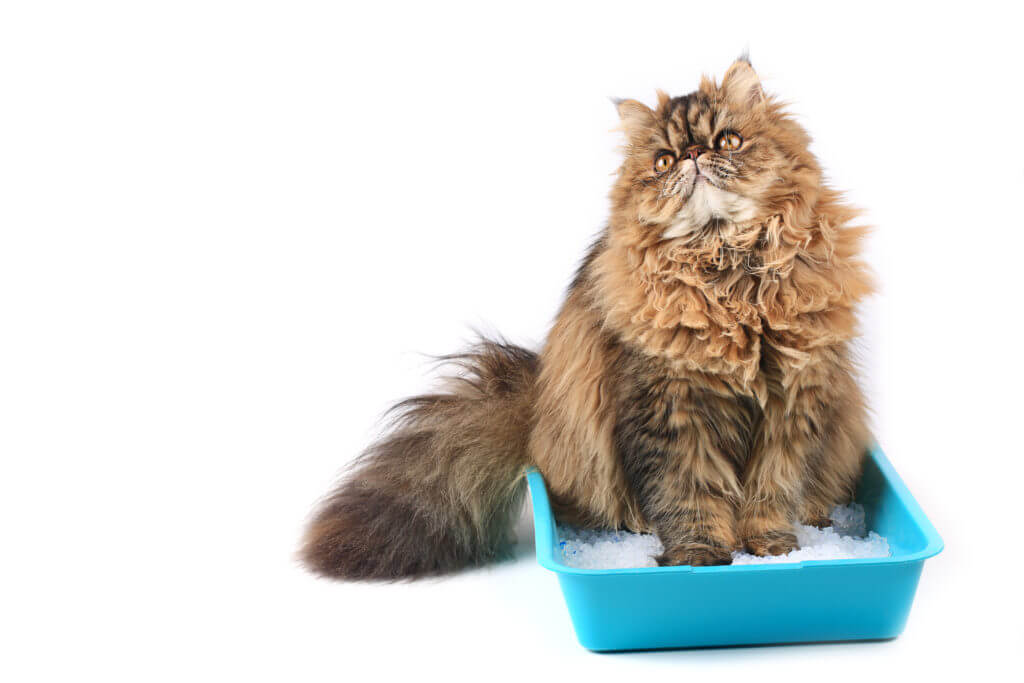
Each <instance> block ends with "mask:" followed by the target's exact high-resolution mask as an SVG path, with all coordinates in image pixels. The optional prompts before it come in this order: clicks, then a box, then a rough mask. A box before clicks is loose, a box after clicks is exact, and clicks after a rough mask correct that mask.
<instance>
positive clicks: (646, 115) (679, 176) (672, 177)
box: [615, 60, 821, 239]
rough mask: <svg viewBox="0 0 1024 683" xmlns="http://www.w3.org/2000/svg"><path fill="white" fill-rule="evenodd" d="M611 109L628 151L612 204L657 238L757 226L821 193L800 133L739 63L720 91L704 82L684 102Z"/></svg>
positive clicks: (804, 137) (662, 97)
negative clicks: (791, 203)
mask: <svg viewBox="0 0 1024 683" xmlns="http://www.w3.org/2000/svg"><path fill="white" fill-rule="evenodd" d="M618 109H619V115H620V117H621V118H622V125H623V129H624V131H625V133H626V136H627V146H626V159H625V161H624V163H623V165H622V168H621V169H620V175H619V183H618V187H617V192H616V194H615V197H616V203H617V204H619V205H620V206H619V207H618V208H620V209H623V210H625V211H626V212H627V215H629V214H631V216H630V217H631V218H635V220H637V221H639V222H640V223H642V224H646V225H649V226H650V228H651V230H653V231H657V233H658V235H660V237H661V238H662V239H673V238H678V237H693V236H695V235H699V234H701V233H702V232H704V231H706V230H707V229H708V228H709V226H728V225H736V224H750V223H752V222H757V221H758V220H762V219H765V218H767V217H768V216H770V215H773V214H775V213H778V212H779V211H782V210H784V209H785V207H784V205H785V203H786V202H787V201H793V200H808V199H810V201H813V199H811V198H809V195H814V194H815V193H816V192H817V191H818V187H819V186H820V183H821V173H820V170H819V168H818V165H817V163H816V162H815V160H814V158H813V156H812V155H811V154H810V152H809V151H808V149H807V145H808V143H809V138H808V136H807V134H806V133H805V132H804V131H803V129H802V128H800V126H799V125H798V124H797V123H796V122H794V121H793V120H792V119H791V118H790V117H788V116H787V115H786V114H785V113H784V112H783V111H782V109H781V106H780V105H779V104H777V103H776V102H774V101H773V100H772V99H771V98H769V97H767V96H766V95H765V94H764V92H763V91H762V89H761V83H760V80H759V79H758V77H757V74H756V73H755V72H754V69H753V68H752V67H751V66H750V64H749V63H748V62H747V61H746V60H739V61H737V62H736V63H734V64H733V65H732V66H731V67H730V68H729V70H728V71H727V72H726V75H725V78H724V79H723V80H722V83H721V85H718V84H716V83H715V82H714V81H712V80H709V79H707V78H705V79H703V80H702V82H701V84H700V88H699V89H698V90H697V91H696V92H693V93H691V94H689V95H686V96H684V97H675V98H670V97H668V96H667V95H665V94H664V93H659V104H658V107H657V109H656V110H651V109H649V108H648V107H646V106H645V105H643V104H641V103H640V102H637V101H635V100H625V101H622V102H620V103H619V104H618Z"/></svg>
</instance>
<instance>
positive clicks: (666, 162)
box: [654, 152, 676, 173]
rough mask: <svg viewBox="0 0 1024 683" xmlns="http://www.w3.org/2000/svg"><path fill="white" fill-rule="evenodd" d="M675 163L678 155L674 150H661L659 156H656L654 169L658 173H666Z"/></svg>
mask: <svg viewBox="0 0 1024 683" xmlns="http://www.w3.org/2000/svg"><path fill="white" fill-rule="evenodd" d="M675 164H676V155H675V154H673V153H672V152H659V153H658V156H656V157H654V170H655V171H657V172H658V173H664V172H665V171H667V170H668V169H670V168H672V167H673V166H675Z"/></svg>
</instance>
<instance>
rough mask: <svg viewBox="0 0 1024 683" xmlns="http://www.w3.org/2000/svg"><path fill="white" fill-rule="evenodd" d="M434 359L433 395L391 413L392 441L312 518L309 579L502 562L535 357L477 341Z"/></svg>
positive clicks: (305, 552) (360, 462) (304, 554)
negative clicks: (449, 369) (440, 380)
mask: <svg viewBox="0 0 1024 683" xmlns="http://www.w3.org/2000/svg"><path fill="white" fill-rule="evenodd" d="M442 360H444V361H448V362H451V363H453V364H454V365H455V366H457V367H458V368H460V369H461V372H459V373H457V374H456V375H455V376H452V377H449V378H448V380H447V382H446V386H445V388H444V390H443V391H442V392H441V393H437V394H431V395H425V396H417V397H414V398H410V399H407V400H405V401H402V402H401V403H399V404H398V405H396V406H395V407H394V408H392V411H393V414H394V415H395V421H394V424H393V426H392V428H391V430H390V432H389V433H388V434H386V435H385V436H384V437H383V438H382V439H381V440H380V441H378V442H377V443H375V444H373V445H372V446H370V448H369V449H368V450H367V451H366V452H365V453H363V454H362V456H360V457H359V458H358V459H357V460H356V462H355V463H354V465H353V468H352V469H351V470H350V471H349V473H348V476H347V477H346V478H345V479H344V480H343V481H342V483H341V484H340V485H339V486H338V488H336V489H335V490H334V491H333V492H332V493H330V494H329V495H328V496H327V497H326V498H325V499H324V501H323V502H322V503H321V504H320V506H319V507H318V509H317V510H316V511H315V512H314V514H313V516H312V519H311V521H310V523H309V526H308V528H307V530H306V536H305V539H304V541H303V545H302V549H301V551H300V555H301V559H302V561H303V562H304V564H305V565H306V567H307V568H309V570H310V571H312V572H314V573H316V574H320V575H323V576H327V577H332V578H338V579H351V580H359V579H377V580H394V579H403V578H416V577H420V576H431V575H437V574H443V573H447V572H451V571H454V570H457V569H460V568H463V567H468V566H475V565H480V564H484V563H486V562H489V561H491V560H494V559H499V558H501V557H502V556H504V555H506V554H507V553H508V550H509V548H510V546H511V541H512V527H513V525H514V523H515V521H516V517H517V515H518V513H519V510H520V505H521V503H522V499H523V493H524V490H525V478H524V476H523V475H524V472H525V470H526V468H527V466H528V461H527V455H526V443H527V439H528V436H529V429H530V427H529V425H530V421H531V417H530V411H531V395H532V393H533V386H534V383H535V379H536V375H537V355H536V354H535V353H533V352H532V351H528V350H526V349H522V348H520V347H518V346H513V345H511V344H506V343H500V342H492V341H487V340H483V341H481V342H480V343H479V344H477V345H476V346H474V347H472V348H471V349H470V350H469V351H468V352H466V353H464V354H459V355H454V356H446V357H444V358H443V359H442Z"/></svg>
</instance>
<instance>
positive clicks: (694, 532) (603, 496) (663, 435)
mask: <svg viewBox="0 0 1024 683" xmlns="http://www.w3.org/2000/svg"><path fill="white" fill-rule="evenodd" d="M618 110H619V114H620V117H621V119H622V128H623V130H624V133H625V136H626V147H625V160H624V161H623V163H622V166H621V167H620V169H619V172H618V178H617V180H616V182H615V186H614V189H613V190H612V195H611V199H612V209H611V216H610V220H609V222H608V226H607V228H606V229H605V230H604V232H603V233H602V234H601V236H600V237H599V238H598V240H597V241H596V243H595V244H594V245H593V247H592V248H591V249H590V252H589V253H588V254H587V256H586V258H585V259H584V261H583V264H582V266H581V267H580V269H579V272H578V273H577V275H576V277H575V279H574V281H573V283H572V285H571V287H570V288H569V291H568V294H567V296H566V299H565V302H564V304H563V305H562V308H561V310H560V311H559V313H558V317H557V319H556V321H555V323H554V326H553V328H552V329H551V332H550V334H549V335H548V337H547V340H546V342H545V343H544V346H543V348H542V349H541V351H540V353H539V354H536V353H533V352H531V351H528V350H525V349H522V348H518V347H515V346H511V345H508V344H504V343H496V342H490V341H484V342H482V343H480V344H479V345H478V346H477V347H475V348H473V349H472V350H470V351H469V352H468V353H465V354H462V355H459V356H454V357H452V358H451V360H453V361H454V362H456V363H457V364H459V365H460V366H461V367H462V369H463V372H461V373H458V374H457V375H456V376H454V377H452V378H451V379H450V380H449V381H448V384H447V386H446V387H445V388H444V389H443V390H442V391H439V392H438V393H436V394H431V395H426V396H418V397H416V398H412V399H409V400H407V401H405V402H403V403H400V404H399V405H398V406H396V410H397V411H398V413H397V414H398V418H397V419H396V424H395V425H394V427H393V429H392V431H390V432H389V434H388V435H387V436H385V437H384V438H383V439H382V440H381V441H379V442H378V443H376V444H374V445H373V446H371V447H370V448H369V450H368V451H367V452H366V453H365V454H363V456H362V457H361V458H360V459H359V460H358V461H357V463H356V465H355V466H354V468H353V469H352V470H351V471H350V472H349V476H348V477H347V478H346V480H345V481H344V482H343V483H342V484H341V485H340V487H339V488H338V489H337V490H335V491H334V492H333V493H332V494H330V495H329V496H328V498H327V499H326V500H325V501H324V502H323V503H322V505H321V506H320V507H319V508H318V510H317V511H316V513H315V514H314V517H313V519H312V521H311V523H310V525H309V528H308V531H307V535H306V538H305V541H304V545H303V550H302V556H303V558H304V561H305V563H306V564H307V566H308V567H309V568H310V569H312V570H313V571H315V572H317V573H320V574H323V575H327V576H333V577H339V578H346V579H396V578H402V577H415V576H421V575H430V574H438V573H443V572H448V571H451V570H454V569H457V568H460V567H464V566H468V565H476V564H480V563H483V562H486V561H489V560H491V559H493V558H495V557H498V556H500V555H501V554H502V553H503V551H504V549H505V548H506V547H507V542H508V540H509V535H510V527H511V524H512V521H513V518H514V516H515V514H516V512H517V510H518V506H519V503H520V502H521V500H522V493H523V472H524V470H525V469H526V468H527V467H528V466H530V465H534V466H536V467H538V468H539V469H540V471H541V472H542V474H543V475H544V478H545V480H546V482H547V484H548V487H549V489H550V493H551V495H552V497H553V500H554V502H555V505H556V511H557V514H558V517H559V519H561V520H563V521H568V522H572V523H575V524H581V525H589V526H602V527H611V528H625V529H631V530H634V531H653V532H656V533H657V534H658V536H659V537H660V538H661V540H662V543H663V544H664V547H665V552H664V554H663V555H662V556H661V557H659V558H658V561H659V562H660V563H661V564H664V565H714V564H726V563H728V562H730V559H731V557H730V555H731V553H732V552H733V551H734V550H737V549H741V548H744V549H746V550H747V551H749V552H753V553H756V554H759V555H765V554H778V553H784V552H788V551H790V550H793V549H794V548H795V547H796V538H795V537H794V535H793V533H792V528H793V525H794V523H795V522H802V523H809V524H821V523H822V522H824V521H826V520H827V517H828V513H829V510H830V509H831V508H832V506H834V505H837V504H839V503H843V502H847V501H849V500H850V498H851V496H852V494H853V488H854V486H855V483H856V481H857V479H858V477H859V474H860V468H861V460H862V457H863V454H864V452H865V448H866V445H867V442H868V439H869V435H868V430H867V426H866V418H865V408H864V402H863V399H862V396H861V392H860V390H859V388H858V386H857V382H856V379H855V373H854V367H853V364H852V362H851V357H850V355H851V353H850V342H851V339H853V337H854V336H855V334H856V329H855V328H856V324H855V323H856V321H855V312H854V308H855V305H856V304H857V302H858V300H860V299H861V298H862V297H864V296H865V295H866V294H868V293H869V291H870V289H871V286H870V282H869V279H868V277H867V273H866V269H865V267H864V265H863V264H862V262H861V261H860V260H859V259H858V250H859V243H860V241H861V238H862V237H863V235H864V233H865V229H864V228H861V227H854V226H851V225H850V221H851V220H852V219H853V218H854V217H855V216H856V212H855V211H854V210H852V209H851V208H849V207H847V206H845V205H844V204H843V203H842V202H841V201H840V197H839V195H838V194H837V193H836V192H835V191H833V190H832V189H830V188H829V187H827V186H826V185H825V182H824V180H823V178H822V172H821V169H820V167H819V165H818V163H817V161H816V160H815V158H814V157H813V156H812V154H811V153H810V152H809V151H808V142H809V138H808V136H807V134H806V133H805V132H804V130H803V129H802V128H801V127H800V126H799V125H798V124H797V123H796V122H795V121H794V120H793V119H792V118H791V117H790V116H788V115H787V114H786V113H785V111H784V110H783V107H782V105H781V104H779V103H778V102H777V101H776V100H775V99H773V98H772V97H771V96H768V95H766V94H765V92H764V91H763V90H762V88H761V83H760V81H759V79H758V77H757V75H756V74H755V72H754V69H753V68H752V67H751V65H750V63H749V61H748V60H747V59H745V58H741V59H740V60H738V61H737V62H735V63H734V64H733V65H732V66H731V67H730V68H729V70H728V71H727V73H726V74H725V77H724V78H723V80H722V83H721V84H720V85H719V84H717V83H716V82H715V81H713V80H710V79H708V78H704V79H703V80H702V81H701V83H700V87H699V88H698V89H697V90H696V91H695V92H693V93H691V94H689V95H686V96H683V97H669V96H667V95H665V94H663V93H659V101H658V106H657V108H656V109H653V110H652V109H650V108H648V107H647V106H645V105H643V104H641V103H640V102H637V101H633V100H625V101H622V102H619V103H618Z"/></svg>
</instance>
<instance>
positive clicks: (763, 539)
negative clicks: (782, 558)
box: [743, 531, 800, 557]
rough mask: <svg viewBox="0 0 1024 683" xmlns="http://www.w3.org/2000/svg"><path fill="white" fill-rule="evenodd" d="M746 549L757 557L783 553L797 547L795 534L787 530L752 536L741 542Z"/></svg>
mask: <svg viewBox="0 0 1024 683" xmlns="http://www.w3.org/2000/svg"><path fill="white" fill-rule="evenodd" d="M743 547H744V548H745V549H746V551H747V552H748V553H750V554H752V555H757V556H759V557H767V556H768V555H785V554H786V553H788V552H792V551H794V550H796V549H797V548H799V547H800V546H799V544H797V542H796V536H795V535H794V534H791V533H789V532H788V531H771V532H768V533H765V534H760V535H758V536H752V537H750V538H748V539H746V541H744V543H743Z"/></svg>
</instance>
